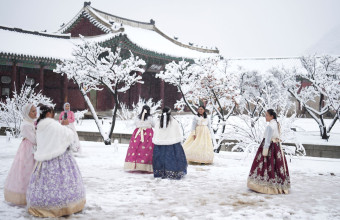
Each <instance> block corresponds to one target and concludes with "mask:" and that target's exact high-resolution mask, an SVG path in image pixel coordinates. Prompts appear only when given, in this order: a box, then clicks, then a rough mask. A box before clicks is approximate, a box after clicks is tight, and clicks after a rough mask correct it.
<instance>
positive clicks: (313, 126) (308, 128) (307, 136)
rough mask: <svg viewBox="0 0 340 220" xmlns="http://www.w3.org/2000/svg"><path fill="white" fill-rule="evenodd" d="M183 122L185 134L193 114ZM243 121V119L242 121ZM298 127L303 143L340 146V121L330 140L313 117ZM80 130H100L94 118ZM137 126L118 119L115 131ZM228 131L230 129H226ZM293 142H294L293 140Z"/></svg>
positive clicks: (183, 117) (105, 124) (301, 120)
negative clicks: (323, 137)
mask: <svg viewBox="0 0 340 220" xmlns="http://www.w3.org/2000/svg"><path fill="white" fill-rule="evenodd" d="M175 117H176V118H177V119H178V120H179V121H180V122H181V123H182V124H183V127H184V130H185V135H188V134H189V131H190V129H191V121H192V117H193V116H192V115H178V116H175ZM228 120H229V121H232V122H234V121H237V120H239V119H238V118H237V117H236V116H231V117H230V118H229V119H228ZM109 123H110V120H109V119H107V120H104V121H103V127H104V130H105V131H109V126H110V124H109ZM240 123H242V121H240ZM325 123H326V125H329V124H330V123H331V119H325ZM294 126H295V128H296V132H295V134H296V142H298V143H302V144H318V145H333V146H340V123H339V122H337V123H336V124H335V125H334V127H333V129H332V130H331V133H330V138H329V140H328V141H326V140H322V139H321V137H320V132H319V127H318V124H317V123H316V122H315V121H314V120H313V119H311V118H297V119H296V121H294ZM76 129H77V130H78V131H89V132H98V128H97V126H96V124H95V122H94V120H83V122H82V124H81V125H76ZM134 129H135V127H134V126H133V121H132V120H131V121H122V120H117V122H116V126H115V129H114V133H122V134H132V133H133V130H134ZM226 132H228V131H226ZM291 142H294V141H293V140H291Z"/></svg>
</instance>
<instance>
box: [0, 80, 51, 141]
mask: <svg viewBox="0 0 340 220" xmlns="http://www.w3.org/2000/svg"><path fill="white" fill-rule="evenodd" d="M37 86H38V84H37V85H36V86H34V87H31V86H27V85H26V84H25V83H24V84H23V85H22V86H21V89H20V91H19V93H18V92H17V91H16V89H15V90H14V91H13V95H12V98H10V97H7V98H6V99H5V101H4V102H0V124H2V126H4V127H6V129H7V131H8V132H9V133H8V134H10V135H11V136H12V137H16V138H17V137H19V135H20V126H21V122H22V120H23V117H22V108H23V106H24V105H25V104H27V103H33V104H34V105H35V106H38V105H39V104H42V105H48V106H52V107H54V106H55V104H53V103H52V100H51V99H50V98H48V97H46V96H44V95H43V94H42V93H41V91H39V92H38V93H36V92H35V91H34V89H35V88H36V87H37Z"/></svg>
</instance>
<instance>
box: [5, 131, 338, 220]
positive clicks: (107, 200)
mask: <svg viewBox="0 0 340 220" xmlns="http://www.w3.org/2000/svg"><path fill="white" fill-rule="evenodd" d="M19 144H20V140H19V139H14V140H11V142H7V141H6V138H5V137H0V146H1V148H0V158H1V159H0V197H1V202H0V216H1V219H6V220H7V219H35V218H34V217H33V216H31V215H29V214H28V213H27V212H26V209H25V207H17V206H12V205H9V204H8V203H6V202H5V201H4V197H3V186H4V181H5V178H6V176H7V173H8V170H9V169H10V166H11V164H12V161H13V158H14V155H15V153H16V151H17V149H18V147H19ZM81 144H82V146H83V154H82V156H80V157H77V158H76V160H77V162H78V165H79V167H80V170H81V172H82V175H83V180H84V183H85V187H86V199H87V202H86V206H85V209H84V210H83V211H82V212H81V213H78V214H74V215H72V216H69V217H65V218H66V219H339V218H340V208H339V204H340V191H339V189H340V159H326V158H312V157H293V158H291V162H289V163H288V166H289V171H290V176H291V185H292V188H291V191H290V194H288V195H264V194H258V193H255V192H252V191H250V190H248V189H247V186H246V181H247V175H248V172H249V169H250V166H251V162H252V160H253V155H245V154H243V153H231V152H221V153H220V154H215V159H214V164H212V165H204V166H203V165H202V166H201V165H189V167H188V174H187V176H186V177H185V178H184V179H183V180H180V181H174V180H166V179H154V178H153V175H152V174H142V173H128V172H124V171H123V165H124V159H125V154H126V151H127V145H120V146H119V148H118V152H117V151H115V148H114V147H113V146H105V145H104V144H103V143H95V142H81Z"/></svg>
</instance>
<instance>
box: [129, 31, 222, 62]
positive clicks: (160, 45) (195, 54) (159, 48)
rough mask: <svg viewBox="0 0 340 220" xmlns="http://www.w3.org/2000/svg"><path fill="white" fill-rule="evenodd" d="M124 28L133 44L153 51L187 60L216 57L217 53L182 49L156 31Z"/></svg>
mask: <svg viewBox="0 0 340 220" xmlns="http://www.w3.org/2000/svg"><path fill="white" fill-rule="evenodd" d="M123 27H124V33H126V34H127V37H128V38H129V39H130V40H131V41H132V42H133V43H135V44H137V45H138V46H140V47H142V48H145V49H148V50H151V51H155V52H158V53H164V54H167V55H172V56H175V57H185V58H204V57H211V56H214V55H216V54H215V53H203V52H199V51H196V50H192V49H189V48H185V47H181V46H179V45H177V44H175V43H173V42H171V41H170V40H168V39H166V38H164V37H163V36H161V35H160V34H158V33H157V32H156V31H152V30H146V29H142V28H137V27H131V26H127V25H124V26H123Z"/></svg>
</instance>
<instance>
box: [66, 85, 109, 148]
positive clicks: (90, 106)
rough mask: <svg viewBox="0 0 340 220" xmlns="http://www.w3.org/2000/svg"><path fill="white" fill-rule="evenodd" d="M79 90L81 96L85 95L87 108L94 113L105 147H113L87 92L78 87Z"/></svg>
mask: <svg viewBox="0 0 340 220" xmlns="http://www.w3.org/2000/svg"><path fill="white" fill-rule="evenodd" d="M73 81H74V82H76V81H75V80H73ZM78 88H79V90H80V92H81V94H82V95H83V97H84V99H85V102H86V104H87V106H88V107H89V108H90V111H91V113H92V116H93V118H94V121H95V122H96V125H97V127H98V130H99V133H100V135H101V136H102V138H103V140H104V143H105V145H111V140H110V138H109V137H108V136H107V135H106V134H105V132H104V130H103V128H102V125H101V124H100V122H99V119H98V115H97V113H96V111H95V110H94V107H93V105H92V103H91V101H90V99H89V97H88V96H87V94H86V92H85V91H84V89H83V88H81V87H80V86H79V85H78Z"/></svg>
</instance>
